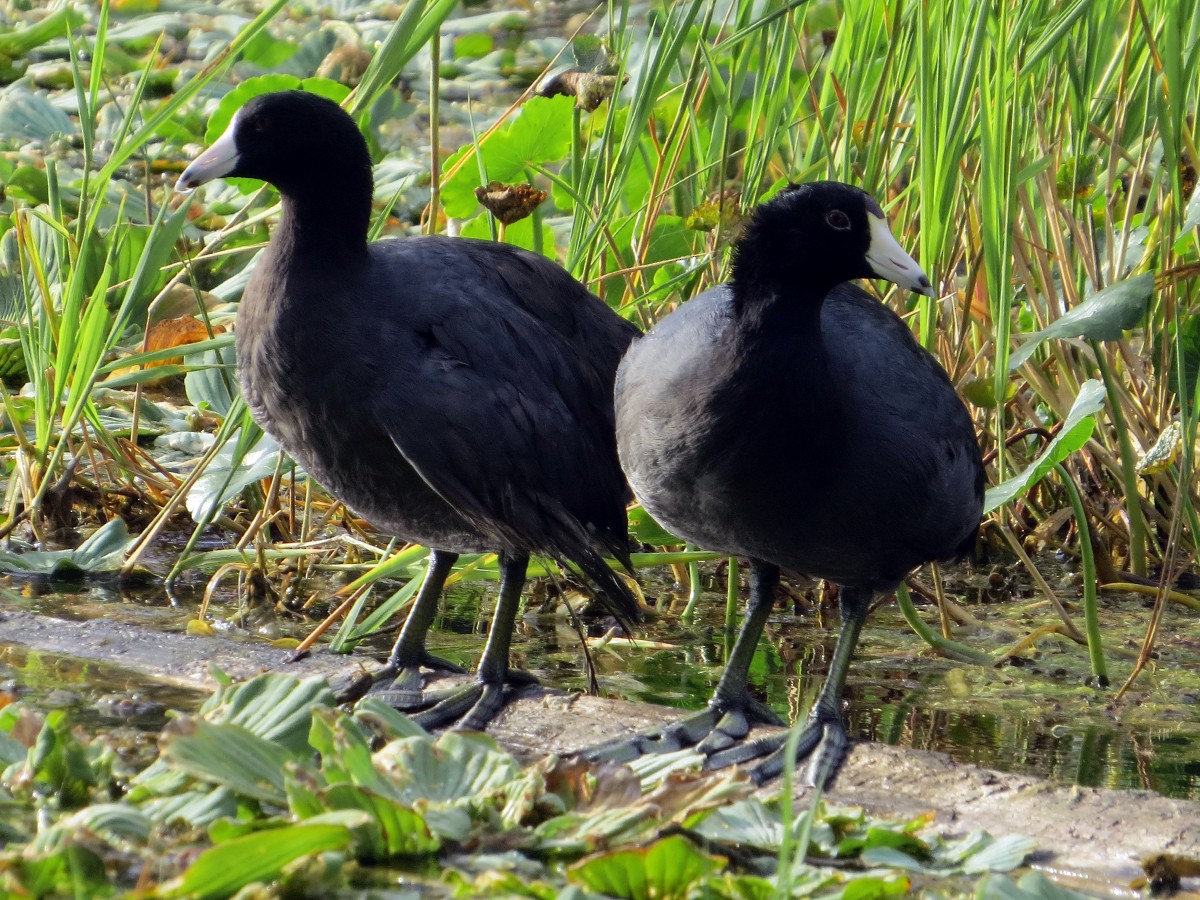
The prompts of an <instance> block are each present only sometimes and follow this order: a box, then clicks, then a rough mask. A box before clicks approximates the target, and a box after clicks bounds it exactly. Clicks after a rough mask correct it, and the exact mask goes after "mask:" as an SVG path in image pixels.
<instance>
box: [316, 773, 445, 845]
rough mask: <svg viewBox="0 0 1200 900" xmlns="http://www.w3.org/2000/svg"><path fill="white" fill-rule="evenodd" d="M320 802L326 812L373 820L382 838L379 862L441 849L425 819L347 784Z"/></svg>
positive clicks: (333, 788) (335, 787)
mask: <svg viewBox="0 0 1200 900" xmlns="http://www.w3.org/2000/svg"><path fill="white" fill-rule="evenodd" d="M322 799H323V800H324V801H325V802H326V803H327V804H328V809H329V810H362V811H364V812H366V813H368V814H369V815H370V816H371V817H372V819H373V820H374V821H375V822H376V823H377V824H378V826H379V829H380V832H381V834H382V836H383V843H382V845H381V847H380V851H381V852H380V853H379V854H378V858H381V859H382V858H390V857H396V856H428V855H429V854H431V853H436V852H437V851H438V850H439V849H441V846H442V842H441V841H440V840H439V839H438V838H437V837H436V836H435V835H434V834H433V833H432V832H431V831H430V828H429V826H428V825H427V824H426V822H425V818H424V817H423V816H422V815H421V814H420V813H417V812H416V811H414V810H412V809H410V808H409V807H407V806H404V805H403V804H400V803H396V802H395V801H393V800H389V799H388V798H386V797H380V796H379V795H378V794H374V793H372V792H370V791H368V790H366V789H364V788H360V787H356V786H355V785H350V784H335V785H333V786H331V787H329V788H328V789H326V790H325V791H324V792H323V794H322Z"/></svg>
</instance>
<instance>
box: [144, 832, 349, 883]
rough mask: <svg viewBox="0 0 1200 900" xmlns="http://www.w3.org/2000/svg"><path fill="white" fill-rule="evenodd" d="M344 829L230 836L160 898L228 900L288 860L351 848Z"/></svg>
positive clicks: (269, 877)
mask: <svg viewBox="0 0 1200 900" xmlns="http://www.w3.org/2000/svg"><path fill="white" fill-rule="evenodd" d="M351 838H352V835H351V832H350V829H349V828H346V827H345V826H344V825H320V824H318V825H309V824H300V825H288V826H286V827H284V828H272V829H270V830H267V831H256V832H254V833H252V834H247V835H244V836H243V837H238V838H233V839H232V840H229V841H226V842H225V843H223V844H219V845H218V846H216V847H213V848H211V849H209V850H206V851H204V853H202V854H200V856H199V857H198V858H197V859H196V861H195V862H194V863H192V865H191V866H190V867H189V868H188V870H187V871H186V872H184V873H183V876H182V877H181V878H179V879H178V880H177V881H176V882H174V883H173V884H171V885H168V886H167V887H166V889H165V890H163V891H162V892H161V894H160V896H163V897H228V896H230V895H231V894H233V893H234V892H236V891H238V890H240V889H241V888H243V887H245V886H246V885H248V884H250V883H252V882H255V881H271V880H273V879H275V878H277V877H278V876H279V873H280V872H281V871H282V869H283V867H284V866H286V865H287V864H288V863H290V862H292V861H293V860H296V859H300V858H301V857H302V856H309V855H311V854H314V853H328V852H330V851H333V850H343V849H345V848H347V847H348V846H350V844H351Z"/></svg>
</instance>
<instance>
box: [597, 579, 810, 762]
mask: <svg viewBox="0 0 1200 900" xmlns="http://www.w3.org/2000/svg"><path fill="white" fill-rule="evenodd" d="M778 584H779V567H778V566H774V565H771V564H770V563H764V562H761V561H758V560H753V561H752V562H751V567H750V601H749V606H748V609H747V611H746V618H745V620H744V621H743V622H742V627H741V630H740V631H739V632H738V637H737V640H736V641H735V642H734V645H733V650H732V652H731V653H730V654H729V659H728V661H727V662H726V663H725V671H724V673H723V674H722V675H721V680H720V682H718V684H717V688H716V690H715V691H714V692H713V696H712V699H711V700H710V701H709V703H708V707H707V708H706V709H705V710H704V711H703V712H699V713H696V714H695V715H691V716H687V717H686V718H683V719H680V720H679V721H677V722H671V723H670V724H668V725H665V726H663V728H662V729H661V730H660V731H658V732H651V733H649V734H635V735H633V736H632V737H628V738H619V739H617V740H614V741H610V742H608V743H605V744H601V745H599V746H597V747H593V748H591V749H590V750H588V751H587V752H586V754H585V755H586V756H587V758H589V759H593V760H601V759H604V760H609V761H611V762H628V761H629V760H631V759H637V757H639V756H642V755H643V754H646V753H665V752H669V751H672V750H678V749H680V748H681V747H690V746H692V745H695V747H696V749H697V750H698V751H700V752H701V753H704V754H705V755H709V754H713V753H717V752H718V751H721V750H724V749H725V748H727V747H730V746H732V745H734V744H735V743H736V742H737V741H740V740H741V739H742V738H744V737H745V736H746V735H747V734H749V733H750V728H751V727H752V725H754V724H763V725H786V724H787V723H786V722H784V721H783V720H782V719H780V718H779V716H777V715H775V713H773V712H772V711H771V710H770V709H768V708H767V707H766V706H764V705H763V704H761V703H759V702H758V701H757V700H755V699H754V698H753V697H751V696H750V691H749V688H748V682H749V678H750V663H751V662H752V661H753V659H754V651H755V650H756V649H757V647H758V642H759V639H760V638H761V637H762V633H763V629H764V627H765V626H766V624H767V616H769V615H770V614H771V608H772V607H773V606H774V603H775V588H776V586H778ZM764 752H769V751H764Z"/></svg>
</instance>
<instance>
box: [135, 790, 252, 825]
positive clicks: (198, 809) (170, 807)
mask: <svg viewBox="0 0 1200 900" xmlns="http://www.w3.org/2000/svg"><path fill="white" fill-rule="evenodd" d="M139 808H140V809H141V811H142V812H143V813H145V814H146V815H147V816H149V817H150V818H151V819H153V820H154V821H156V822H166V823H169V822H185V823H187V824H188V825H196V826H200V827H203V826H205V825H211V824H212V823H213V822H215V821H216V820H217V819H229V818H232V817H233V816H235V815H237V797H236V796H235V795H234V793H233V791H231V790H229V788H225V787H216V788H207V787H205V788H203V789H197V790H190V791H188V790H185V791H181V792H179V793H170V794H167V795H166V796H163V797H153V798H151V799H149V800H146V801H144V802H142V804H141V805H140V807H139Z"/></svg>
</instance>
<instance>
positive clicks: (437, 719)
mask: <svg viewBox="0 0 1200 900" xmlns="http://www.w3.org/2000/svg"><path fill="white" fill-rule="evenodd" d="M528 566H529V554H528V553H501V554H500V596H499V599H497V601H496V611H495V613H493V614H492V627H491V630H490V631H489V632H488V640H487V644H486V646H484V648H483V657H482V658H481V659H480V660H479V669H478V670H477V671H476V673H475V680H474V682H472V683H471V684H468V685H466V686H464V687H461V688H457V689H454V690H452V691H449V692H446V693H442V694H439V695H438V703H437V704H436V705H435V706H433V707H432V708H431V709H428V710H426V711H425V712H421V713H417V714H416V715H415V716H414V717H413V718H414V720H415V721H416V722H417V723H418V724H420V725H421V727H423V728H440V727H441V726H443V725H446V724H449V723H451V722H455V720H457V722H456V724H455V726H454V727H455V728H456V729H458V730H465V731H483V730H484V729H485V728H486V727H487V724H488V722H490V721H491V720H492V719H493V718H495V716H496V714H497V713H498V712H500V710H501V709H502V708H503V707H504V687H505V684H506V683H512V682H516V683H525V684H528V683H529V682H530V681H532V680H533V679H532V676H530V675H528V674H527V673H524V672H514V671H510V670H509V668H508V653H509V647H510V645H511V643H512V633H513V627H514V626H515V625H516V621H517V610H518V609H519V608H520V605H521V588H522V587H523V586H524V584H525V570H526V569H527V568H528ZM513 676H515V678H514V677H513ZM430 696H431V697H432V696H433V695H430Z"/></svg>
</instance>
